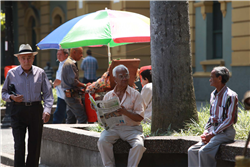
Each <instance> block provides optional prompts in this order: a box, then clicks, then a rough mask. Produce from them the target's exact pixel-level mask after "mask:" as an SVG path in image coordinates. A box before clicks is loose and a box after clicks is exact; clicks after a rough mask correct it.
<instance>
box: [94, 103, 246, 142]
mask: <svg viewBox="0 0 250 167" xmlns="http://www.w3.org/2000/svg"><path fill="white" fill-rule="evenodd" d="M209 109H210V106H209V104H208V103H207V104H206V105H205V106H204V107H202V108H201V110H200V111H199V112H198V117H199V122H196V121H195V120H191V123H187V124H186V125H185V128H184V129H180V131H178V132H177V131H172V130H171V125H170V126H169V127H168V130H167V131H166V132H165V133H158V132H156V133H155V134H151V124H150V123H142V127H143V132H144V136H145V137H148V136H200V135H201V134H202V133H203V131H204V126H205V124H206V123H207V121H208V118H209V116H210V114H209ZM234 127H235V130H236V136H235V139H237V140H246V139H247V137H248V132H249V131H250V112H248V111H246V110H244V109H243V108H242V104H240V107H239V113H238V122H237V123H236V124H234ZM89 130H90V131H96V132H102V131H103V128H102V127H101V126H100V125H97V126H96V127H90V128H89Z"/></svg>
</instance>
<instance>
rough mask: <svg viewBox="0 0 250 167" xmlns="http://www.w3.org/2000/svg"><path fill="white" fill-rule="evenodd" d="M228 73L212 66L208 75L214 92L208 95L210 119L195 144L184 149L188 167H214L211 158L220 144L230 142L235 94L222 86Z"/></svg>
mask: <svg viewBox="0 0 250 167" xmlns="http://www.w3.org/2000/svg"><path fill="white" fill-rule="evenodd" d="M228 80H229V70H228V69H227V68H226V67H223V66H220V67H215V68H214V69H213V70H212V72H211V75H210V80H209V82H210V85H211V86H214V87H215V88H216V89H215V90H214V91H213V92H212V93H211V98H210V104H211V107H210V117H209V120H208V122H207V124H206V127H205V131H204V133H203V134H202V135H201V140H200V142H199V143H197V144H195V145H193V146H191V147H190V148H189V149H188V166H189V167H196V166H197V167H198V166H199V167H205V166H209V167H216V159H215V155H216V153H217V151H218V149H219V147H220V144H222V143H228V142H233V141H234V137H235V129H234V127H233V124H234V123H236V121H237V111H238V95H237V94H236V93H235V92H234V91H232V90H231V89H229V88H228V87H227V86H226V82H227V81H228Z"/></svg>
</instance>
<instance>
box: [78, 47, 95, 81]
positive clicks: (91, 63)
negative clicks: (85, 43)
mask: <svg viewBox="0 0 250 167" xmlns="http://www.w3.org/2000/svg"><path fill="white" fill-rule="evenodd" d="M86 53H87V57H85V58H84V59H83V61H82V63H81V69H82V70H83V71H84V76H83V81H82V82H83V83H85V84H87V83H89V82H94V81H96V70H97V69H98V63H97V60H96V58H94V57H93V56H92V52H91V50H87V52H86Z"/></svg>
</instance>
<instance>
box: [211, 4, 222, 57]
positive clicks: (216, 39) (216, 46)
mask: <svg viewBox="0 0 250 167" xmlns="http://www.w3.org/2000/svg"><path fill="white" fill-rule="evenodd" d="M222 33H223V31H222V13H221V10H220V3H219V2H218V1H214V3H213V58H214V59H221V58H222V55H223V52H222V46H223V43H222Z"/></svg>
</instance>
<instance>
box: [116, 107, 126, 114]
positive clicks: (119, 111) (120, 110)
mask: <svg viewBox="0 0 250 167" xmlns="http://www.w3.org/2000/svg"><path fill="white" fill-rule="evenodd" d="M121 107H122V108H119V109H118V110H117V112H118V113H119V114H121V115H126V113H127V112H128V111H127V110H126V108H125V107H124V106H121Z"/></svg>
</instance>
